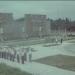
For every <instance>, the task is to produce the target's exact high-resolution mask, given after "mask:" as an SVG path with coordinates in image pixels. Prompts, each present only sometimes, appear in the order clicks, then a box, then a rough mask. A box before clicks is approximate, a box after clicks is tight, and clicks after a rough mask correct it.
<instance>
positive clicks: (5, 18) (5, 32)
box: [0, 13, 14, 40]
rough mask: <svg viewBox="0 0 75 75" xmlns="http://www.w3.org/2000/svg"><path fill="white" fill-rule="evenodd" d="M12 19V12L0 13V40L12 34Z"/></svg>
mask: <svg viewBox="0 0 75 75" xmlns="http://www.w3.org/2000/svg"><path fill="white" fill-rule="evenodd" d="M13 25H14V20H13V14H12V13H0V40H5V39H8V38H11V37H12V36H13V31H14V30H13V29H14V26H13Z"/></svg>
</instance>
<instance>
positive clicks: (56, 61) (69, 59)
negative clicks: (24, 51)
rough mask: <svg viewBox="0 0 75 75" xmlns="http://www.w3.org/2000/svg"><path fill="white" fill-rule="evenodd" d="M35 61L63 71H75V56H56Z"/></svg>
mask: <svg viewBox="0 0 75 75" xmlns="http://www.w3.org/2000/svg"><path fill="white" fill-rule="evenodd" d="M34 61H36V62H39V63H43V64H46V65H50V66H55V67H58V68H61V69H66V70H71V71H75V56H67V55H54V56H48V57H45V58H41V59H38V60H34Z"/></svg>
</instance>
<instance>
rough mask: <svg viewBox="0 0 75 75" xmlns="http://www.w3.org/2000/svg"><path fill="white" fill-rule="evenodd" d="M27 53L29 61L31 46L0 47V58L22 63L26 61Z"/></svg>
mask: <svg viewBox="0 0 75 75" xmlns="http://www.w3.org/2000/svg"><path fill="white" fill-rule="evenodd" d="M28 53H29V55H28V56H29V57H28V58H29V61H31V58H32V53H31V48H29V47H28V48H18V49H16V48H14V47H8V46H6V47H0V58H2V59H5V60H10V61H13V62H18V63H22V64H24V63H25V61H28V58H27V54H28Z"/></svg>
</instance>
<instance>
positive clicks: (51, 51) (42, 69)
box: [0, 42, 75, 75]
mask: <svg viewBox="0 0 75 75" xmlns="http://www.w3.org/2000/svg"><path fill="white" fill-rule="evenodd" d="M44 45H45V44H38V45H32V46H30V47H31V48H33V49H34V50H35V51H32V60H36V59H40V58H44V57H47V56H52V55H58V54H63V55H69V56H75V52H74V49H75V46H74V44H72V43H68V42H64V43H63V44H59V45H57V46H50V47H44ZM18 48H20V47H18ZM18 48H16V49H18ZM71 50H72V51H71ZM0 62H1V63H5V64H7V65H9V66H11V67H16V68H19V69H21V70H23V71H26V72H29V73H32V74H33V75H56V74H57V75H75V72H73V71H68V70H64V69H60V68H57V67H53V66H49V65H46V64H42V63H38V62H34V61H32V62H29V61H26V62H25V63H24V64H21V63H17V62H12V61H10V60H5V59H2V58H1V59H0Z"/></svg>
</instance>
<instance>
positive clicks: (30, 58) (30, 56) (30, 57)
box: [29, 54, 32, 62]
mask: <svg viewBox="0 0 75 75" xmlns="http://www.w3.org/2000/svg"><path fill="white" fill-rule="evenodd" d="M29 61H30V62H31V61H32V54H29Z"/></svg>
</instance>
